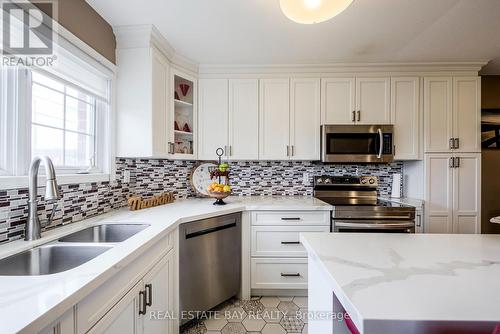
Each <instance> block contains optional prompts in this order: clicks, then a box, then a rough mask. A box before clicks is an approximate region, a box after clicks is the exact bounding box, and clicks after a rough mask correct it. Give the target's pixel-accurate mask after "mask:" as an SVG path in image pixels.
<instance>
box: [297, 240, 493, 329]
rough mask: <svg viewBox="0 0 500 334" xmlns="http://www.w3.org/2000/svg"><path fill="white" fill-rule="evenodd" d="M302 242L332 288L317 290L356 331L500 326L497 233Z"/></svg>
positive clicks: (488, 327) (489, 327)
mask: <svg viewBox="0 0 500 334" xmlns="http://www.w3.org/2000/svg"><path fill="white" fill-rule="evenodd" d="M301 242H302V244H303V245H304V246H305V248H306V249H307V252H308V254H309V266H311V265H313V266H315V267H316V268H317V270H316V271H314V272H315V273H316V274H317V275H318V276H322V277H321V280H323V281H324V282H326V283H325V284H326V286H328V287H329V288H331V290H332V292H333V295H332V294H328V293H327V292H326V291H321V294H322V295H324V296H327V297H325V298H333V299H335V298H336V299H337V300H338V302H340V304H341V305H342V308H343V309H344V310H345V311H346V312H347V313H348V314H349V315H350V316H351V318H352V320H353V322H354V324H355V325H356V327H357V328H358V329H359V330H360V332H361V333H370V334H377V333H384V334H389V333H410V332H411V333H426V332H429V330H431V328H441V329H443V328H447V329H454V328H461V329H467V328H469V327H470V328H474V329H478V330H479V331H478V333H483V332H484V333H491V332H492V329H493V328H494V327H495V324H496V323H500V309H499V307H498V305H500V235H456V234H455V235H450V234H416V235H414V234H351V233H341V234H340V233H331V234H324V233H304V234H301ZM309 273H310V275H309V279H310V282H311V281H317V280H316V277H311V269H310V272H309ZM311 288H314V287H311V285H309V289H310V291H309V293H310V295H311ZM323 290H324V289H323ZM313 294H314V292H313ZM328 296H330V297H328ZM332 296H334V297H332ZM311 302H313V303H314V298H313V300H312V299H311V296H310V298H309V310H310V311H311V309H313V310H314V305H311ZM311 325H312V326H311ZM320 325H321V324H320ZM429 326H430V327H429ZM432 326H438V327H432ZM440 326H441V327H440ZM442 326H445V327H442ZM453 326H458V327H453ZM312 329H314V324H311V322H310V323H309V330H310V331H311V330H312ZM450 333H451V332H450Z"/></svg>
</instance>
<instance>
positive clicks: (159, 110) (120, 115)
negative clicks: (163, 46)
mask: <svg viewBox="0 0 500 334" xmlns="http://www.w3.org/2000/svg"><path fill="white" fill-rule="evenodd" d="M116 62H117V65H118V73H117V80H116V91H117V93H116V110H117V113H116V136H117V139H116V151H117V152H116V153H117V156H120V157H167V155H168V144H167V142H168V137H169V130H170V128H169V127H168V115H169V108H168V106H169V103H168V99H169V95H168V86H169V79H168V78H169V64H168V60H167V58H166V57H165V56H164V55H163V54H162V53H161V52H160V51H159V50H158V49H156V48H155V47H147V48H124V49H121V48H117V50H116Z"/></svg>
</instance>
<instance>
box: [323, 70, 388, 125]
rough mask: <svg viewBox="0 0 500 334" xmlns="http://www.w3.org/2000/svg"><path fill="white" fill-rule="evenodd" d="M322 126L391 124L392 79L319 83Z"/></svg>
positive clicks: (328, 80) (336, 79)
mask: <svg viewBox="0 0 500 334" xmlns="http://www.w3.org/2000/svg"><path fill="white" fill-rule="evenodd" d="M321 85H322V94H323V97H322V103H321V109H322V117H321V121H322V124H353V123H354V124H390V122H391V108H390V102H391V101H390V96H391V91H390V89H391V88H390V87H391V79H390V78H389V77H366V78H363V77H356V78H324V79H322V83H321Z"/></svg>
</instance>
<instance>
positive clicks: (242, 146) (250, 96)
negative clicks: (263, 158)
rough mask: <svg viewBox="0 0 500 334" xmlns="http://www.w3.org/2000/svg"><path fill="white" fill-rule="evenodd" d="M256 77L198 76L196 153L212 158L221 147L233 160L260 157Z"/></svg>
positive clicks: (202, 157) (199, 156)
mask: <svg viewBox="0 0 500 334" xmlns="http://www.w3.org/2000/svg"><path fill="white" fill-rule="evenodd" d="M258 86H259V84H258V80H256V79H241V80H240V79H231V80H226V79H200V80H199V136H198V138H199V143H198V148H199V153H198V158H199V159H201V160H213V159H214V158H215V157H216V155H215V150H216V149H217V148H219V147H220V148H223V149H224V154H225V155H226V157H227V158H229V159H232V160H243V159H247V160H257V159H258V158H259V136H258V132H259V91H258Z"/></svg>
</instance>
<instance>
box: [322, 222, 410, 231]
mask: <svg viewBox="0 0 500 334" xmlns="http://www.w3.org/2000/svg"><path fill="white" fill-rule="evenodd" d="M332 230H333V232H349V233H415V222H414V221H411V220H402V221H398V220H332Z"/></svg>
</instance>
